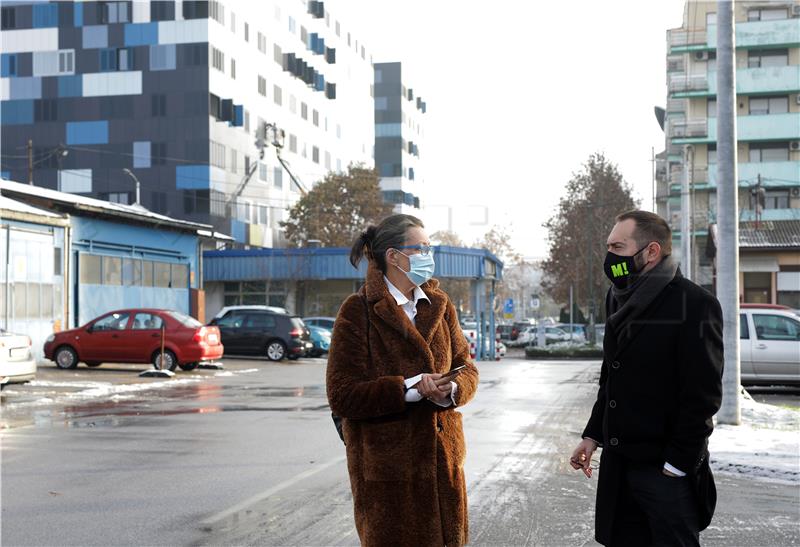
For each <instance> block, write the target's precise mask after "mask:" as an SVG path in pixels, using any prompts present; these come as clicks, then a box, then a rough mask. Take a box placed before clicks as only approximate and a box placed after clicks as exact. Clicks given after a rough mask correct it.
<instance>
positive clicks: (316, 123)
mask: <svg viewBox="0 0 800 547" xmlns="http://www.w3.org/2000/svg"><path fill="white" fill-rule="evenodd" d="M313 119H314V125H315V126H317V127H319V112H317V111H316V110H314V112H313Z"/></svg>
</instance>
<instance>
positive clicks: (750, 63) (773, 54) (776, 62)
mask: <svg viewBox="0 0 800 547" xmlns="http://www.w3.org/2000/svg"><path fill="white" fill-rule="evenodd" d="M788 64H789V50H788V49H751V50H748V51H747V67H748V68H766V67H771V66H787V65H788Z"/></svg>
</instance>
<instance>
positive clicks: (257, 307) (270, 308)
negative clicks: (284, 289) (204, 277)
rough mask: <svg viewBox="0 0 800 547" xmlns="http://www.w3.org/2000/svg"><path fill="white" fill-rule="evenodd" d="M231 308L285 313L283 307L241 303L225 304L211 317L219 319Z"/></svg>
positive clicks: (231, 309)
mask: <svg viewBox="0 0 800 547" xmlns="http://www.w3.org/2000/svg"><path fill="white" fill-rule="evenodd" d="M233 310H262V311H269V312H272V313H287V312H286V309H285V308H279V307H277V306H260V305H255V304H254V305H243V306H225V307H224V308H222V309H221V310H219V311H218V312H217V314H216V315H215V316H214V317H213V319H219V318H220V317H222V316H223V315H225V314H226V313H228V312H229V311H233Z"/></svg>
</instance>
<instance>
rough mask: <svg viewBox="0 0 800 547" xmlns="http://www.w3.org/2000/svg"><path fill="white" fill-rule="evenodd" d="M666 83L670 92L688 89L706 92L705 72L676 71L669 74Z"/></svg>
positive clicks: (680, 91) (706, 78) (683, 91)
mask: <svg viewBox="0 0 800 547" xmlns="http://www.w3.org/2000/svg"><path fill="white" fill-rule="evenodd" d="M668 85H669V92H670V93H686V92H689V91H705V92H708V76H706V75H705V74H687V73H685V72H677V73H675V74H670V75H669V84H668Z"/></svg>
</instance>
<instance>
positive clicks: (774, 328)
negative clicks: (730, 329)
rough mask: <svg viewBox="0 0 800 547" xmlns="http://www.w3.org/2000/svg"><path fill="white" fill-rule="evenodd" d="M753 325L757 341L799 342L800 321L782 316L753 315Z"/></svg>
mask: <svg viewBox="0 0 800 547" xmlns="http://www.w3.org/2000/svg"><path fill="white" fill-rule="evenodd" d="M753 323H754V324H755V327H756V338H758V339H759V340H782V341H791V342H794V341H795V340H800V321H797V320H796V319H791V318H789V317H784V316H782V315H767V314H760V313H754V314H753Z"/></svg>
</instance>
